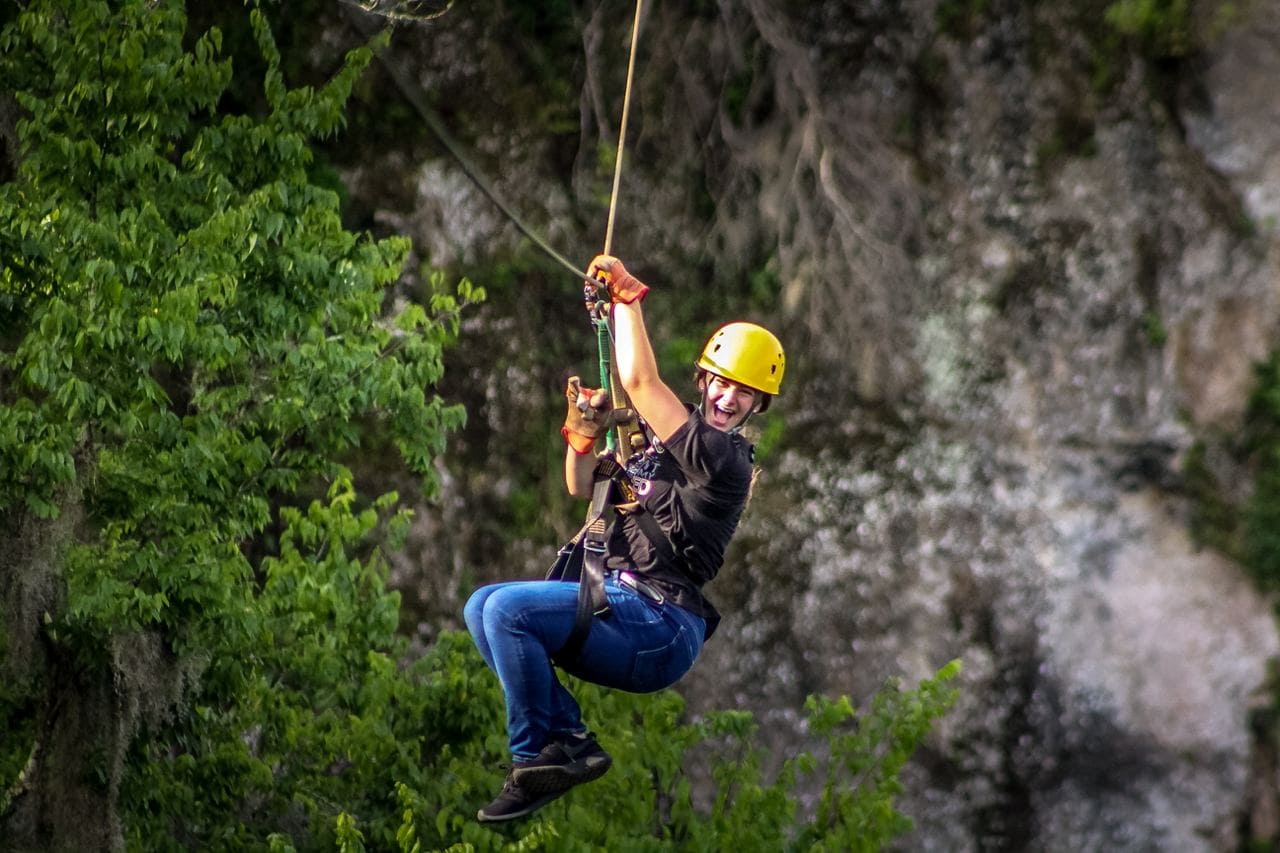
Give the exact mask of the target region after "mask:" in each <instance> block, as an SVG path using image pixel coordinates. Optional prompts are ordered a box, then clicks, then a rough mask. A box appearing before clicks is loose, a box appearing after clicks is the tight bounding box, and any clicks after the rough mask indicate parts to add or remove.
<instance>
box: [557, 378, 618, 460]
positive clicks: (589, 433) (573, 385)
mask: <svg viewBox="0 0 1280 853" xmlns="http://www.w3.org/2000/svg"><path fill="white" fill-rule="evenodd" d="M564 396H565V400H566V401H567V402H568V404H569V407H568V411H567V412H566V413H565V416H564V426H562V427H560V434H561V435H562V436H564V440H565V442H566V443H567V444H568V445H569V446H570V447H572V448H573V449H574V452H576V453H589V452H591V449H592V448H593V447H595V446H596V439H597V438H599V437H600V436H601V435H602V434H603V433H604V432H605V431H606V430H607V429H609V423H608V421H609V418H608V415H609V412H610V410H611V409H612V405H611V404H610V402H609V392H608V391H605V390H604V389H599V390H596V389H594V388H583V387H582V380H581V379H579V378H578V377H577V376H570V377H569V384H568V385H566V386H565V389H564Z"/></svg>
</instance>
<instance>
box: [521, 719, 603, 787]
mask: <svg viewBox="0 0 1280 853" xmlns="http://www.w3.org/2000/svg"><path fill="white" fill-rule="evenodd" d="M612 766H613V759H612V758H611V757H610V756H609V753H607V752H605V751H604V747H602V746H600V743H599V741H597V740H596V739H595V736H594V735H592V734H590V733H588V734H586V735H581V736H579V735H559V736H556V737H554V738H552V740H551V741H550V742H548V743H547V745H546V746H544V747H543V748H542V751H541V752H539V753H538V756H537V757H536V758H534V759H533V760H532V761H527V762H522V763H520V764H517V765H515V766H514V767H512V768H511V779H512V781H514V782H517V783H519V784H520V786H521V787H523V788H525V789H527V790H528V791H530V792H533V793H537V794H551V793H556V794H562V793H564V792H565V791H567V790H569V789H570V788H572V787H574V786H575V785H582V784H584V783H586V782H593V781H595V780H596V779H599V778H600V777H601V776H603V775H604V774H605V773H607V772H608V771H609V768H610V767H612Z"/></svg>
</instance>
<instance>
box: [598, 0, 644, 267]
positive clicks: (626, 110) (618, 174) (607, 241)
mask: <svg viewBox="0 0 1280 853" xmlns="http://www.w3.org/2000/svg"><path fill="white" fill-rule="evenodd" d="M643 8H644V0H636V19H635V22H634V23H633V24H632V25H631V51H630V53H628V54H627V87H626V89H625V90H623V93H622V123H621V124H620V125H619V126H618V154H617V156H616V157H615V158H614V160H613V192H612V193H611V194H610V195H609V223H608V225H606V226H605V230H604V254H606V255H608V254H610V250H611V249H612V248H613V219H614V214H615V213H617V210H618V185H619V184H621V183H622V149H623V148H624V147H625V145H626V142H627V116H628V115H629V114H630V113H631V81H632V79H633V78H634V77H635V71H636V45H637V44H638V43H639V41H640V12H641V10H642V9H643Z"/></svg>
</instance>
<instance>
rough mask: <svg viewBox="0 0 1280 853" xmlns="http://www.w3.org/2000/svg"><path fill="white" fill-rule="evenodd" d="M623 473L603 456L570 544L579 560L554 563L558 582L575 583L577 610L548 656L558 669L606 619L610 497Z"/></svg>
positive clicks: (568, 662)
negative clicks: (560, 643)
mask: <svg viewBox="0 0 1280 853" xmlns="http://www.w3.org/2000/svg"><path fill="white" fill-rule="evenodd" d="M621 474H622V466H621V465H619V464H618V461H617V460H616V459H614V458H613V457H612V456H611V455H607V454H606V455H603V456H601V457H600V458H599V460H597V462H596V467H595V472H594V474H593V481H592V486H591V507H590V509H588V510H587V523H586V524H585V525H583V527H582V530H580V531H579V532H578V535H577V537H576V538H575V541H574V543H573V546H574V549H575V550H576V551H578V552H579V553H580V554H581V559H580V560H574V559H572V556H573V555H572V554H570V555H564V549H563V548H562V549H561V554H562V556H566V557H567V561H566V559H561V560H557V561H556V566H555V567H553V568H552V572H555V571H556V568H557V567H562V564H565V565H564V566H563V567H562V570H561V572H560V575H559V577H558V578H557V579H559V580H574V579H575V577H576V580H577V581H578V609H577V612H576V613H575V615H574V620H573V630H572V631H570V632H569V637H568V639H566V640H565V641H564V645H563V646H561V647H560V649H559V650H558V651H557V652H556V653H555V654H553V655H552V656H551V658H552V660H553V661H555V662H556V663H557V664H559V665H560V666H564V665H565V664H571V663H573V661H575V660H576V659H577V657H578V654H579V652H581V651H582V646H583V644H584V643H586V641H587V635H588V634H589V633H591V623H592V620H593V619H595V618H597V617H598V618H601V619H606V618H608V616H609V599H608V597H607V596H606V595H605V591H604V560H605V556H606V549H607V546H608V538H609V526H610V523H611V522H612V520H613V519H612V510H613V503H612V502H611V500H610V498H611V496H612V491H613V483H614V480H615V479H617V478H618V477H619V476H620V475H621Z"/></svg>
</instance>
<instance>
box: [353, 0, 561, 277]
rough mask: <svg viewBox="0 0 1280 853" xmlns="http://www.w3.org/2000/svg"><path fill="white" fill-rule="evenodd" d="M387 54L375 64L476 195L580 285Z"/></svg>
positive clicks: (367, 33) (384, 51)
mask: <svg viewBox="0 0 1280 853" xmlns="http://www.w3.org/2000/svg"><path fill="white" fill-rule="evenodd" d="M351 17H352V19H355V17H356V16H355V15H354V14H353V15H352V16H351ZM356 28H357V29H358V30H360V32H361V33H362V34H363V35H364V36H365V37H366V38H371V37H372V36H373V35H374V33H373V32H371V31H370V30H368V29H366V28H365V26H364V24H363V22H361V21H358V20H357V21H356ZM390 50H391V48H390V46H389V45H388V46H387V47H385V48H383V49H382V50H376V51H375V53H376V55H377V57H378V61H379V62H380V63H382V67H383V68H384V69H386V72H387V74H389V75H390V76H391V80H392V82H394V83H395V84H396V88H398V89H399V90H400V93H401V94H402V95H404V96H405V98H406V99H407V100H408V101H409V103H410V105H412V106H413V108H414V109H415V110H417V112H418V115H419V116H420V117H421V118H422V121H423V122H424V123H425V124H426V125H427V127H428V128H429V129H430V130H431V132H432V133H434V134H435V135H436V138H437V139H439V140H440V144H441V145H443V146H444V147H445V150H446V151H448V152H449V154H450V155H452V156H453V159H455V160H457V161H458V165H459V166H461V167H462V171H463V172H464V173H465V174H466V176H467V177H468V178H470V179H471V181H472V183H474V184H475V185H476V186H477V187H479V188H480V191H481V192H483V193H484V194H485V195H486V196H488V197H489V200H490V201H492V202H493V203H494V204H495V205H497V206H498V209H499V210H501V211H502V212H503V213H504V214H505V215H506V217H507V219H509V220H511V224H513V225H515V226H516V228H518V229H519V230H520V233H522V234H524V235H525V236H526V237H528V238H529V239H530V240H532V241H533V244H534V245H535V246H537V247H538V248H539V249H541V250H542V251H543V252H544V253H546V255H547V256H548V257H550V258H551V259H552V260H554V261H555V262H556V263H558V264H559V265H560V266H562V267H564V268H565V269H567V270H569V271H570V272H571V273H573V274H574V276H576V277H577V278H578V280H580V281H581V280H582V279H584V278H586V273H584V272H583V271H582V270H580V269H578V267H577V265H576V264H574V263H573V261H571V260H569V259H568V258H566V257H565V256H564V255H562V254H560V253H559V252H557V251H556V250H555V249H554V248H553V247H552V246H551V244H549V243H548V242H547V241H546V240H544V239H542V237H540V236H538V234H537V233H536V232H534V230H533V229H532V228H530V227H529V226H528V225H526V224H525V223H524V220H523V219H521V218H520V216H519V214H517V213H516V212H515V210H513V209H512V207H511V205H509V204H507V203H506V202H505V201H503V199H502V197H501V196H500V195H498V192H497V190H495V189H494V188H493V185H492V184H491V183H489V181H488V179H487V178H485V176H484V175H482V174H481V173H480V171H479V170H478V169H477V168H476V167H475V166H473V165H472V164H471V160H470V159H469V158H468V157H467V156H466V155H465V154H464V153H463V152H462V147H461V146H460V145H458V143H457V142H456V141H454V138H453V136H452V134H450V133H449V131H448V130H447V129H446V128H445V126H444V123H443V122H442V121H440V118H439V116H437V115H436V113H435V111H434V110H432V109H431V107H430V106H428V105H427V102H426V99H425V98H424V97H423V96H422V92H421V91H420V89H419V88H418V87H417V86H414V85H413V84H412V83H411V82H410V81H409V79H408V77H407V76H406V75H405V74H404V72H403V71H402V70H401V69H400V67H399V66H398V65H397V64H396V63H395V62H392V61H391V60H390V59H389V58H388V57H387V55H386V54H387V52H388V51H390Z"/></svg>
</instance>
